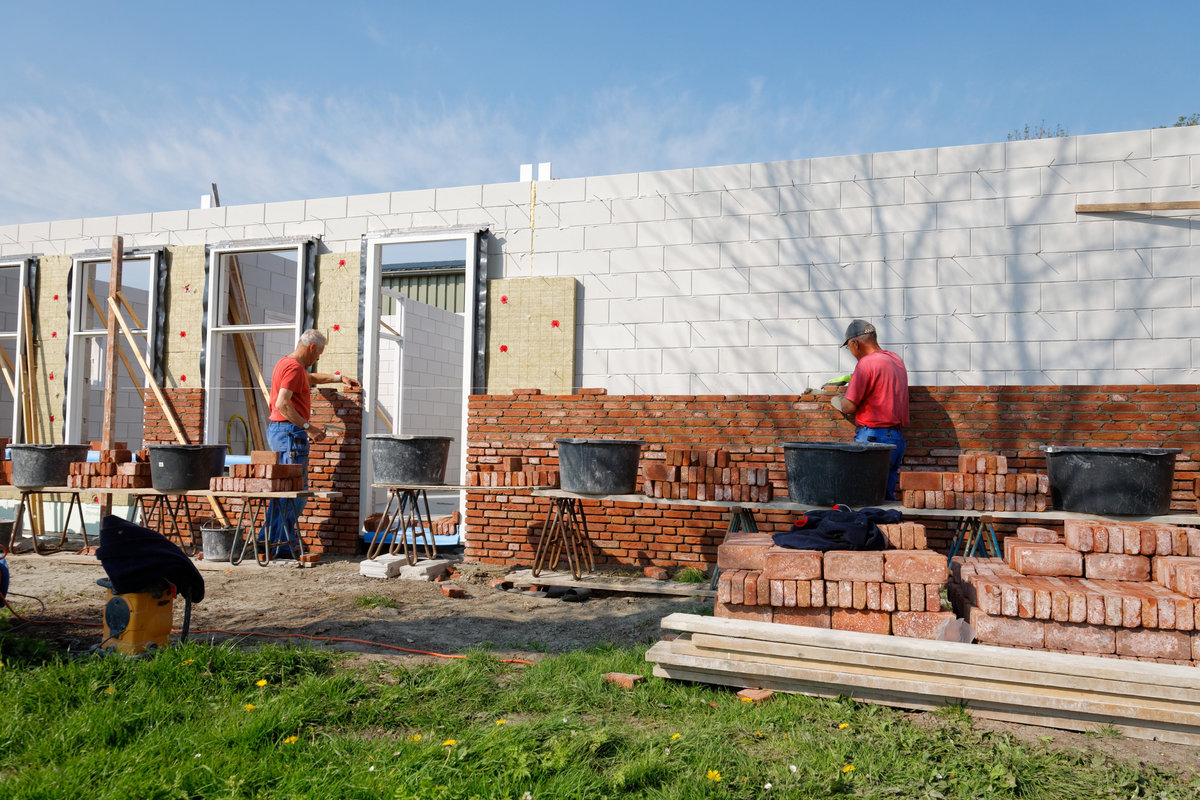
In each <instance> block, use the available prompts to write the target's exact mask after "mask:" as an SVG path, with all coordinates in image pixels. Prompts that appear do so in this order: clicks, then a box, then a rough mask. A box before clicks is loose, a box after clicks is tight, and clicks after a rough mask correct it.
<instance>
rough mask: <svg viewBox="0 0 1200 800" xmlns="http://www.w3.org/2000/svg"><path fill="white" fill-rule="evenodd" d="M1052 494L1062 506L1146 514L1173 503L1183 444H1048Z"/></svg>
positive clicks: (1112, 513)
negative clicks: (1126, 445) (1088, 445)
mask: <svg viewBox="0 0 1200 800" xmlns="http://www.w3.org/2000/svg"><path fill="white" fill-rule="evenodd" d="M1042 449H1043V450H1044V451H1045V452H1046V470H1047V472H1049V473H1050V500H1051V502H1052V503H1053V504H1054V507H1055V508H1057V509H1060V510H1062V511H1079V512H1081V513H1085V514H1103V515H1106V516H1118V517H1119V516H1131V517H1143V516H1151V515H1154V514H1165V513H1167V512H1168V511H1169V510H1170V509H1171V485H1172V483H1174V480H1175V454H1176V453H1179V452H1181V450H1180V448H1178V447H1072V446H1063V445H1045V446H1043V447H1042Z"/></svg>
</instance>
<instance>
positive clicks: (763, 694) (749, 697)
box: [737, 689, 775, 703]
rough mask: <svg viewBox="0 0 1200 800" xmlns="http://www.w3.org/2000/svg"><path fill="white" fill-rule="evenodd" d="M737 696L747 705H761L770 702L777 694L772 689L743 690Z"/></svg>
mask: <svg viewBox="0 0 1200 800" xmlns="http://www.w3.org/2000/svg"><path fill="white" fill-rule="evenodd" d="M737 696H738V697H739V698H741V699H742V700H743V701H745V702H747V703H761V702H762V701H764V700H770V699H771V698H772V697H774V696H775V693H774V692H773V691H771V690H770V689H742V690H741V691H740V692H738V693H737Z"/></svg>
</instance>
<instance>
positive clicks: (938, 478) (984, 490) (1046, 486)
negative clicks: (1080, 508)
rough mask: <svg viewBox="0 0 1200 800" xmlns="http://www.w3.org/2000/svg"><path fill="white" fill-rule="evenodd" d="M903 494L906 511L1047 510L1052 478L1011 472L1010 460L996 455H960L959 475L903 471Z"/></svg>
mask: <svg viewBox="0 0 1200 800" xmlns="http://www.w3.org/2000/svg"><path fill="white" fill-rule="evenodd" d="M900 491H901V492H902V494H901V500H902V502H903V503H904V506H905V507H906V508H946V509H953V510H958V511H1045V510H1046V509H1047V508H1048V507H1049V505H1050V477H1049V475H1047V474H1046V473H1044V472H1043V473H1034V472H1030V473H1016V474H1013V473H1009V471H1008V458H1007V457H1006V456H1002V455H997V454H995V453H979V452H966V453H963V454H961V455H960V456H959V457H958V472H901V473H900Z"/></svg>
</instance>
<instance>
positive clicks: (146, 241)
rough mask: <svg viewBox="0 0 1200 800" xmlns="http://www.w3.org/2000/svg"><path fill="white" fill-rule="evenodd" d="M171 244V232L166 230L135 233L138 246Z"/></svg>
mask: <svg viewBox="0 0 1200 800" xmlns="http://www.w3.org/2000/svg"><path fill="white" fill-rule="evenodd" d="M169 244H171V234H170V233H169V232H168V231H152V232H150V233H141V234H138V235H137V246H138V247H165V246H166V245H169Z"/></svg>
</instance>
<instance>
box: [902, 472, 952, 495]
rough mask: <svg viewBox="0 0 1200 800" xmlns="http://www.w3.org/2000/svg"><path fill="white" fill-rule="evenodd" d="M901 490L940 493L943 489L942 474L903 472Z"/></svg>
mask: <svg viewBox="0 0 1200 800" xmlns="http://www.w3.org/2000/svg"><path fill="white" fill-rule="evenodd" d="M900 488H901V489H902V490H905V491H908V490H910V489H911V490H912V491H921V492H924V491H940V490H941V489H942V473H940V472H901V473H900Z"/></svg>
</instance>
